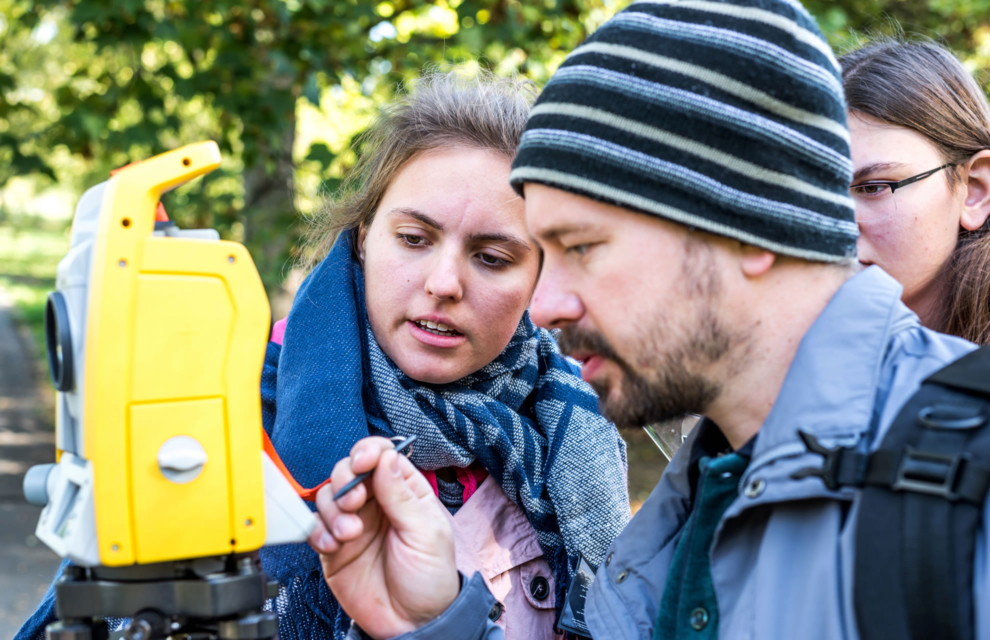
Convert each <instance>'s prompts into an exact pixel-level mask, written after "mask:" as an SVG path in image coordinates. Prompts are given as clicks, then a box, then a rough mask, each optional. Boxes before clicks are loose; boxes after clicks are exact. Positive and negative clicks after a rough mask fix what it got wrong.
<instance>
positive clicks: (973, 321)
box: [839, 37, 990, 344]
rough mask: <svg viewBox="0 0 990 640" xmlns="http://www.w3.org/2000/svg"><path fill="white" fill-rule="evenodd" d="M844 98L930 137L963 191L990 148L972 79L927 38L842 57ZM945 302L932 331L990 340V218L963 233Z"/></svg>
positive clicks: (884, 42)
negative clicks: (972, 166) (967, 169)
mask: <svg viewBox="0 0 990 640" xmlns="http://www.w3.org/2000/svg"><path fill="white" fill-rule="evenodd" d="M839 62H840V63H841V65H842V80H843V84H844V86H845V91H846V101H847V102H848V105H849V109H850V110H851V111H858V112H860V113H864V114H866V115H869V116H872V117H874V118H876V119H878V120H881V121H883V122H886V123H888V124H892V125H896V126H899V127H905V128H907V129H912V130H914V131H917V132H918V133H920V134H921V135H923V136H925V137H926V138H928V140H930V141H931V142H932V144H934V145H935V147H936V148H937V149H938V150H939V152H940V153H941V154H942V156H943V158H945V162H947V163H953V164H954V165H956V166H953V167H950V168H949V170H948V171H947V172H946V179H948V180H949V184H950V186H952V187H953V188H956V187H958V186H959V184H960V182H961V179H962V173H961V171H960V168H961V165H964V164H965V163H966V162H967V161H968V160H969V159H970V158H971V157H972V156H973V155H974V154H976V153H978V152H979V151H982V150H984V149H990V105H988V104H987V99H986V96H985V95H984V94H983V92H982V91H981V90H980V87H979V86H978V85H977V83H976V81H975V80H974V79H973V76H971V75H970V74H969V72H967V71H966V69H965V68H964V67H963V66H962V63H960V62H959V60H958V59H957V58H956V56H955V55H953V54H952V53H951V52H950V51H948V50H947V49H945V48H943V47H941V46H939V45H938V44H936V43H934V42H932V41H929V40H922V39H912V40H905V39H903V38H888V37H884V38H880V39H874V41H872V42H871V43H870V44H869V45H867V46H865V47H863V48H861V49H858V50H856V51H852V52H851V53H847V54H846V55H844V56H842V57H841V58H840V59H839ZM937 277H938V278H940V279H941V280H942V292H943V294H942V295H943V300H942V304H941V305H939V309H938V313H939V315H938V316H936V317H935V318H934V319H933V320H931V321H930V322H929V324H930V325H932V328H934V329H937V330H939V331H943V332H945V333H951V334H954V335H958V336H961V337H963V338H966V339H967V340H970V341H972V342H976V343H978V344H987V343H990V219H988V221H987V222H986V223H985V224H984V225H983V226H982V227H980V228H979V229H976V230H974V231H968V230H963V229H961V230H960V234H959V241H958V242H957V244H956V248H955V250H954V251H953V252H952V255H951V256H950V257H949V259H948V260H947V261H946V263H945V264H944V265H943V266H942V269H941V271H940V273H939V275H938V276H937Z"/></svg>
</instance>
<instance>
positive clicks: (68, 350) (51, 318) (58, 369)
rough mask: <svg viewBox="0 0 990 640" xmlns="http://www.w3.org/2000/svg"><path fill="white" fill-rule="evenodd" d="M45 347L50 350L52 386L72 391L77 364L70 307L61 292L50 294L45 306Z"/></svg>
mask: <svg viewBox="0 0 990 640" xmlns="http://www.w3.org/2000/svg"><path fill="white" fill-rule="evenodd" d="M45 346H46V347H47V350H48V368H49V369H51V372H52V384H53V385H55V389H56V390H58V391H72V390H73V389H75V387H76V381H75V375H74V374H75V372H74V371H73V369H74V367H75V364H74V363H73V362H72V331H71V329H70V328H69V307H68V305H67V304H66V303H65V297H64V296H63V295H62V294H61V292H59V291H52V292H51V293H50V294H48V303H47V304H46V305H45Z"/></svg>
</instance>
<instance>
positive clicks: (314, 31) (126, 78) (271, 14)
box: [0, 0, 990, 290]
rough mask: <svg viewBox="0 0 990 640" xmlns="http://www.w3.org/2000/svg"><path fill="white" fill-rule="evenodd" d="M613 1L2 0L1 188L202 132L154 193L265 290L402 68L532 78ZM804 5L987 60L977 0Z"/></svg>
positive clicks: (975, 64)
mask: <svg viewBox="0 0 990 640" xmlns="http://www.w3.org/2000/svg"><path fill="white" fill-rule="evenodd" d="M627 3H628V0H525V1H523V0H436V1H435V2H425V1H424V0H384V1H380V2H378V1H375V0H372V1H365V0H196V1H193V0H115V1H110V0H85V1H83V0H36V1H34V2H31V1H29V0H0V10H2V13H0V186H2V185H3V184H4V183H5V182H6V181H7V180H8V179H9V178H11V177H13V176H23V175H33V176H37V177H38V179H39V180H54V179H56V178H57V179H58V180H59V181H60V182H65V181H66V180H70V181H76V182H77V183H78V184H79V186H80V187H86V186H90V185H92V184H93V183H95V182H98V181H100V180H102V179H104V178H105V176H106V173H107V171H108V170H109V169H110V168H112V167H114V166H120V165H123V164H126V163H128V162H131V161H134V160H139V159H141V158H144V157H148V156H149V155H152V154H155V153H159V152H161V151H164V150H166V149H170V148H174V147H176V146H178V145H181V144H185V143H189V142H193V141H196V140H201V139H206V138H212V139H215V140H217V141H218V142H219V143H220V145H221V148H222V150H223V152H224V156H225V161H224V164H223V167H222V169H221V170H220V171H217V172H214V173H213V174H210V175H209V176H207V178H205V180H204V181H203V182H202V183H200V184H197V185H195V186H194V187H192V188H187V189H180V190H178V191H177V192H176V193H174V194H171V195H170V196H169V200H168V201H167V203H166V204H167V206H168V207H169V209H170V212H171V213H172V214H173V216H174V217H176V218H178V221H179V222H180V224H184V225H188V226H213V227H216V228H218V229H220V231H221V233H222V234H223V235H224V236H225V237H229V238H233V239H237V240H241V241H243V242H245V244H247V245H248V247H249V249H250V250H251V252H252V254H253V255H254V256H255V260H256V262H257V263H258V267H259V271H260V272H261V274H262V277H263V279H264V281H265V283H266V285H267V286H268V288H269V289H270V290H273V289H275V288H276V287H277V285H278V284H279V282H281V280H282V277H283V275H284V273H283V272H284V265H285V264H286V261H287V259H288V258H289V257H290V255H291V252H292V251H293V248H294V246H295V244H296V241H297V239H298V236H299V233H300V232H301V230H302V226H303V224H304V222H303V221H302V220H301V219H300V216H299V214H300V212H301V213H303V214H305V213H307V212H308V211H309V210H311V209H312V208H313V204H312V194H313V192H314V191H316V190H317V187H318V185H319V184H320V183H321V182H322V183H326V184H327V185H329V186H330V187H333V186H334V184H335V180H336V179H338V178H339V177H340V174H341V172H342V171H343V170H344V169H345V168H346V166H347V165H349V164H350V163H351V162H353V160H354V158H353V155H352V154H351V153H349V152H348V151H347V149H348V146H349V143H350V141H351V138H352V137H353V135H354V134H356V133H358V132H360V130H361V129H362V128H363V127H364V126H366V124H367V122H368V119H369V118H370V117H371V115H372V113H373V111H374V107H375V105H377V104H380V103H381V102H383V101H385V100H387V99H389V98H390V97H391V96H392V95H394V92H395V91H396V90H401V89H400V88H399V87H400V84H399V83H400V82H401V81H404V80H407V79H409V78H412V77H415V76H416V75H417V74H418V73H419V72H420V70H421V69H423V68H424V66H425V65H428V64H431V63H440V62H446V63H455V64H460V63H463V64H480V65H482V66H485V67H488V68H492V69H494V70H495V71H496V72H497V73H521V74H524V75H527V76H529V77H531V78H533V79H534V80H536V81H538V82H542V81H544V80H546V78H548V77H549V75H550V73H551V72H552V71H553V70H554V69H555V68H556V66H557V65H558V64H559V63H560V61H561V60H563V58H564V56H565V55H566V53H567V52H568V51H570V50H571V49H573V48H574V47H575V46H577V45H578V44H579V43H580V42H581V41H582V40H583V39H584V38H585V37H586V35H587V34H588V33H589V32H590V31H592V30H594V29H595V28H596V27H597V26H598V25H599V24H600V23H601V22H603V21H604V20H605V19H607V18H608V17H609V16H611V15H612V14H613V13H614V12H615V11H617V10H618V9H619V8H621V7H622V6H624V5H625V4H627ZM807 5H808V7H809V9H810V10H811V11H812V13H813V14H814V15H815V16H816V17H817V18H818V19H819V21H820V23H821V25H822V28H823V30H824V31H825V33H826V34H827V35H828V37H829V39H830V42H831V43H832V44H833V45H834V46H836V47H838V48H840V49H841V48H843V47H847V46H849V45H850V43H852V42H854V41H855V38H856V34H857V33H858V32H859V31H861V30H863V29H866V28H875V29H880V30H883V29H889V27H890V23H889V22H888V21H887V20H888V18H893V19H896V20H899V21H900V22H901V23H902V24H903V25H904V27H905V28H906V29H907V30H909V31H920V32H922V33H925V34H928V35H932V36H934V37H937V38H941V39H943V40H944V41H945V42H946V43H947V44H948V45H949V46H951V47H952V48H953V49H954V50H955V51H956V52H957V53H959V54H960V55H961V56H962V57H963V59H964V60H966V61H967V63H968V64H969V65H970V67H971V68H973V69H974V70H976V71H978V72H982V71H985V70H986V69H988V68H990V27H987V26H984V25H980V24H979V23H978V22H977V21H976V20H974V16H980V15H987V12H988V9H990V0H928V1H926V2H915V1H914V0H809V1H808V2H807ZM316 107H321V110H319V111H318V110H317V109H316ZM327 113H331V114H333V116H332V120H330V121H328V120H327ZM320 114H322V115H320ZM70 160H71V162H70Z"/></svg>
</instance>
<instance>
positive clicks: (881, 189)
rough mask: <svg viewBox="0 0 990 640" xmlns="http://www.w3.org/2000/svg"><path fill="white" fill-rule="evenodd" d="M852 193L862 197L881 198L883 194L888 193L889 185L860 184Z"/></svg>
mask: <svg viewBox="0 0 990 640" xmlns="http://www.w3.org/2000/svg"><path fill="white" fill-rule="evenodd" d="M853 192H854V193H859V194H861V195H864V196H869V197H874V198H875V197H877V196H882V195H884V194H885V193H890V185H886V184H861V185H857V186H855V187H853Z"/></svg>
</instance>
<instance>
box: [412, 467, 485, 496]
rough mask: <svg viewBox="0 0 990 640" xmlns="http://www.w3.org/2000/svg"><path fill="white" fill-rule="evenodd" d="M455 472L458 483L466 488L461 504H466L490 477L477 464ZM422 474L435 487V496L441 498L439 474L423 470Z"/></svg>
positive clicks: (457, 469)
mask: <svg viewBox="0 0 990 640" xmlns="http://www.w3.org/2000/svg"><path fill="white" fill-rule="evenodd" d="M454 470H455V471H456V472H457V481H458V482H460V483H461V486H463V487H464V493H463V494H461V495H462V496H463V500H462V501H461V504H466V503H467V501H468V500H470V499H471V496H473V495H474V492H475V491H477V490H478V487H479V486H481V483H482V482H484V481H485V478H487V477H488V472H487V471H485V468H484V467H482V466H481V465H477V464H475V465H471V466H470V467H467V468H457V467H455V468H454ZM420 473H422V474H423V475H424V476H426V480H427V481H428V482H429V483H430V486H431V487H433V495H435V496H437V497H438V498H439V497H440V487H438V486H437V472H436V471H423V470H422V469H421V470H420Z"/></svg>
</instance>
